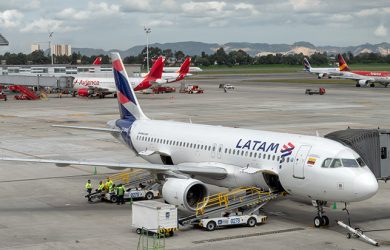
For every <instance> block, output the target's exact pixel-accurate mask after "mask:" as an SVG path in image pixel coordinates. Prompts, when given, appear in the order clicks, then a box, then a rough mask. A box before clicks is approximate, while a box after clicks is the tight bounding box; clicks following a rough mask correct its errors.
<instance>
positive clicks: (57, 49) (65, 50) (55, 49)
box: [52, 44, 72, 56]
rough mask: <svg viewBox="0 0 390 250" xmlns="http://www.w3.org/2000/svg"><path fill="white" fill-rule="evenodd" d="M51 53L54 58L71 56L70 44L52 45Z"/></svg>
mask: <svg viewBox="0 0 390 250" xmlns="http://www.w3.org/2000/svg"><path fill="white" fill-rule="evenodd" d="M52 53H53V55H55V56H70V55H72V47H71V46H70V44H54V45H52Z"/></svg>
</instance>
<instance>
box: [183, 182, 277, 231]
mask: <svg viewBox="0 0 390 250" xmlns="http://www.w3.org/2000/svg"><path fill="white" fill-rule="evenodd" d="M281 194H283V193H272V192H265V191H262V190H260V189H258V188H255V187H245V188H237V189H233V190H231V191H228V192H223V193H217V194H214V195H211V196H208V197H205V198H204V199H203V201H201V202H199V203H198V204H197V207H196V210H195V214H194V215H190V216H187V217H184V218H180V219H179V224H181V225H185V224H189V223H190V224H194V223H196V222H197V221H199V220H200V219H203V218H206V217H208V216H210V215H212V214H217V213H220V214H221V213H224V212H231V211H233V212H234V211H239V212H242V213H243V214H250V213H253V212H255V211H256V210H258V209H260V208H261V207H262V206H264V205H265V204H267V203H268V202H269V201H271V200H274V199H276V198H277V197H278V196H279V195H281Z"/></svg>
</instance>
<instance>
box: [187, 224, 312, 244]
mask: <svg viewBox="0 0 390 250" xmlns="http://www.w3.org/2000/svg"><path fill="white" fill-rule="evenodd" d="M302 230H305V229H304V228H302V227H296V228H289V229H283V230H275V231H268V232H261V233H253V234H241V235H234V236H228V237H221V238H214V239H206V240H197V241H193V242H192V243H194V244H202V243H209V242H216V241H224V240H234V239H242V238H248V237H256V236H263V235H270V234H280V233H288V232H295V231H302Z"/></svg>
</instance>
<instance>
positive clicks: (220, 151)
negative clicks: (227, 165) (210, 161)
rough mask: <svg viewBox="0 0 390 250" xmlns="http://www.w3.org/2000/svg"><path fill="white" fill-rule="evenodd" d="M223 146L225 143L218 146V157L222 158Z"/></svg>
mask: <svg viewBox="0 0 390 250" xmlns="http://www.w3.org/2000/svg"><path fill="white" fill-rule="evenodd" d="M222 148H223V145H222V144H219V146H218V151H217V156H218V159H221V155H222Z"/></svg>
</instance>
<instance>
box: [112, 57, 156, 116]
mask: <svg viewBox="0 0 390 250" xmlns="http://www.w3.org/2000/svg"><path fill="white" fill-rule="evenodd" d="M111 60H112V68H113V72H114V79H115V86H116V89H117V98H118V105H119V112H120V116H121V118H122V119H127V120H131V121H134V120H138V119H141V120H143V119H148V118H147V117H146V116H145V114H144V113H143V112H142V109H141V106H140V105H139V103H138V100H137V96H136V95H135V93H134V90H133V88H132V87H131V86H130V84H129V78H128V76H127V72H126V70H125V66H124V65H123V62H122V59H121V56H120V55H119V53H118V52H114V53H111Z"/></svg>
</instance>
